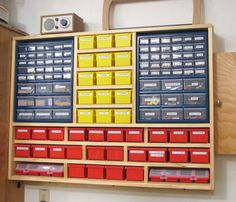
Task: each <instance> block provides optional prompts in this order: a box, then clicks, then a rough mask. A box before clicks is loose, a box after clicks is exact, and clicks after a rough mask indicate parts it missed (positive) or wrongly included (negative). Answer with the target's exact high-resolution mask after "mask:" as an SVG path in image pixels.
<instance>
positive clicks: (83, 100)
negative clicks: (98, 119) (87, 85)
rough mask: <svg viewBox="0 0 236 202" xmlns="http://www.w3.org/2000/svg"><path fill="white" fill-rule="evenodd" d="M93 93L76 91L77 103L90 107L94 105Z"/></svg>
mask: <svg viewBox="0 0 236 202" xmlns="http://www.w3.org/2000/svg"><path fill="white" fill-rule="evenodd" d="M94 98H95V96H94V91H92V90H90V91H77V102H78V104H79V105H90V104H94V103H95V99H94Z"/></svg>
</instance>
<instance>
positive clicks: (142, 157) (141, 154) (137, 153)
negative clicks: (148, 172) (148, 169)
mask: <svg viewBox="0 0 236 202" xmlns="http://www.w3.org/2000/svg"><path fill="white" fill-rule="evenodd" d="M146 150H147V149H146V148H128V152H129V161H146Z"/></svg>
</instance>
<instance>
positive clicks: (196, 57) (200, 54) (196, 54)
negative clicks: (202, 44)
mask: <svg viewBox="0 0 236 202" xmlns="http://www.w3.org/2000/svg"><path fill="white" fill-rule="evenodd" d="M202 58H205V52H196V53H195V59H202Z"/></svg>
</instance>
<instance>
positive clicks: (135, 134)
mask: <svg viewBox="0 0 236 202" xmlns="http://www.w3.org/2000/svg"><path fill="white" fill-rule="evenodd" d="M143 136H144V133H143V129H142V128H130V129H126V134H125V139H126V142H143Z"/></svg>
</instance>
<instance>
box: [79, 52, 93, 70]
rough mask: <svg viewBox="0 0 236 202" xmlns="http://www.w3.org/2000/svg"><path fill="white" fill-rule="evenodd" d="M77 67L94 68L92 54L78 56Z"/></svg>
mask: <svg viewBox="0 0 236 202" xmlns="http://www.w3.org/2000/svg"><path fill="white" fill-rule="evenodd" d="M78 67H79V68H87V67H95V56H94V54H79V55H78Z"/></svg>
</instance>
